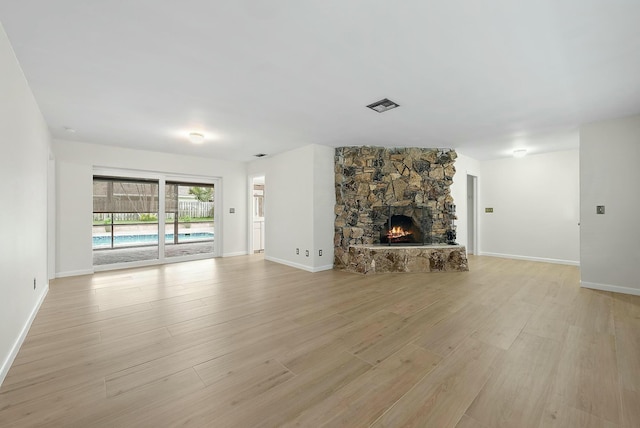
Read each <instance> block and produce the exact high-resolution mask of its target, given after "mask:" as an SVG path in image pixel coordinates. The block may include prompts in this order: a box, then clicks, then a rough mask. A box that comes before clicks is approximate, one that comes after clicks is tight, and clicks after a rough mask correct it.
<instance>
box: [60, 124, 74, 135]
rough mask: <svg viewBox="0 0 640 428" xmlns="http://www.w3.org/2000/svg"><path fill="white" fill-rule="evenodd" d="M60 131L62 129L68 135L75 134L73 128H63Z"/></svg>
mask: <svg viewBox="0 0 640 428" xmlns="http://www.w3.org/2000/svg"><path fill="white" fill-rule="evenodd" d="M62 129H64V131H65V132H68V133H69V134H75V133H76V130H75V129H73V128H70V127H68V126H65V127H63V128H62Z"/></svg>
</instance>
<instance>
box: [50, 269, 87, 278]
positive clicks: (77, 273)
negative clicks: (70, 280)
mask: <svg viewBox="0 0 640 428" xmlns="http://www.w3.org/2000/svg"><path fill="white" fill-rule="evenodd" d="M93 272H94V270H93V269H83V270H70V271H67V272H56V278H65V277H67V276H80V275H93Z"/></svg>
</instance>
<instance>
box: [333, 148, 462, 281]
mask: <svg viewBox="0 0 640 428" xmlns="http://www.w3.org/2000/svg"><path fill="white" fill-rule="evenodd" d="M456 157H457V154H456V152H455V151H454V150H450V149H424V148H386V147H369V146H359V147H338V148H336V151H335V190H336V207H335V214H336V220H335V236H334V246H335V260H334V267H335V268H338V269H344V268H346V267H347V265H348V259H349V254H348V253H349V246H350V245H359V244H364V245H372V244H376V243H378V242H379V237H380V230H379V227H378V226H377V225H375V224H374V221H373V218H372V212H373V208H374V207H381V206H385V205H390V206H410V205H413V206H419V207H428V208H429V210H430V212H431V215H432V220H433V224H432V230H431V240H432V242H434V243H445V242H447V232H448V231H449V230H450V229H451V225H452V220H453V219H454V218H455V214H454V213H452V212H451V211H452V210H451V209H450V207H451V206H452V205H453V198H452V197H451V193H450V186H451V184H452V183H453V176H454V174H455V172H456V170H455V167H454V162H455V159H456Z"/></svg>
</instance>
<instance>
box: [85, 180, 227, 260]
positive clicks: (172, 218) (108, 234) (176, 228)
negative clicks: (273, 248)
mask: <svg viewBox="0 0 640 428" xmlns="http://www.w3.org/2000/svg"><path fill="white" fill-rule="evenodd" d="M94 171H95V172H96V173H95V175H94V177H93V213H92V215H93V233H92V239H93V264H94V266H95V267H96V268H99V267H101V266H105V265H120V264H128V263H134V262H139V264H140V263H141V264H148V263H147V262H153V261H155V262H158V263H162V262H164V261H169V260H170V261H182V260H191V259H198V258H207V257H214V256H215V255H216V254H217V251H216V250H217V247H216V245H217V241H216V230H215V227H216V223H215V206H216V193H215V190H216V184H215V183H217V180H216V179H207V178H202V179H200V180H198V178H197V177H196V178H195V179H193V181H192V180H186V179H185V180H184V181H183V180H176V179H175V177H173V176H172V177H168V176H164V175H161V174H155V176H153V174H149V175H150V176H151V177H153V178H146V177H145V178H138V177H139V176H140V175H142V174H143V173H141V172H137V173H136V175H137V176H136V178H129V177H120V176H117V175H116V174H117V173H118V171H117V170H116V171H114V172H113V174H114V176H109V175H107V174H108V173H110V172H111V170H106V171H103V170H101V169H100V170H94ZM97 171H99V172H101V173H102V174H97ZM105 172H106V173H105ZM114 267H121V266H114ZM122 267H124V266H122Z"/></svg>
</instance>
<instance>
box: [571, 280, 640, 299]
mask: <svg viewBox="0 0 640 428" xmlns="http://www.w3.org/2000/svg"><path fill="white" fill-rule="evenodd" d="M580 287H582V288H591V289H593V290H601V291H611V292H613V293H622V294H633V295H634V296H640V289H638V288H631V287H621V286H619V285H609V284H598V283H596V282H586V281H580Z"/></svg>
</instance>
